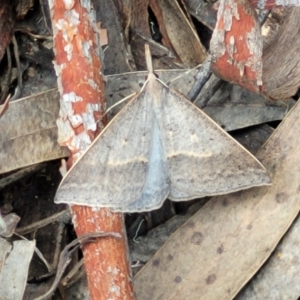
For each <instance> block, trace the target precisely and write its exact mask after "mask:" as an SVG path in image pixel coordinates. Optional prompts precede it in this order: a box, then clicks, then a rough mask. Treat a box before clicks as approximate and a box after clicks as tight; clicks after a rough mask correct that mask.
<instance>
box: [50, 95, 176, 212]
mask: <svg viewBox="0 0 300 300" xmlns="http://www.w3.org/2000/svg"><path fill="white" fill-rule="evenodd" d="M152 106H153V102H152V98H151V95H147V94H145V92H142V93H140V94H138V96H137V97H135V98H134V99H133V100H131V102H129V103H128V104H127V105H126V106H125V107H124V108H123V109H122V111H121V112H120V113H119V114H118V115H117V116H116V117H115V118H114V119H113V120H112V121H111V122H110V124H109V125H108V126H107V127H106V128H105V130H104V131H103V132H102V133H101V134H100V135H99V136H98V137H97V139H95V141H94V142H93V144H92V145H91V146H90V147H89V149H88V150H87V151H86V153H85V154H84V155H83V156H82V157H81V158H80V159H79V160H78V161H77V162H76V164H75V165H73V167H72V168H71V169H70V170H69V172H68V173H67V174H66V176H65V177H64V179H63V181H62V183H61V184H60V186H59V188H58V191H57V193H56V197H55V202H56V203H69V204H79V205H87V206H93V207H109V208H111V209H112V210H115V211H124V210H125V211H141V210H144V206H146V207H148V209H151V207H153V206H156V207H157V206H160V205H161V203H162V202H163V201H164V200H165V199H166V198H167V196H168V194H169V191H170V184H169V180H168V175H167V167H166V165H165V162H166V160H165V158H164V156H163V150H162V141H161V137H160V136H159V132H158V128H157V121H156V120H155V115H154V114H153V108H152Z"/></svg>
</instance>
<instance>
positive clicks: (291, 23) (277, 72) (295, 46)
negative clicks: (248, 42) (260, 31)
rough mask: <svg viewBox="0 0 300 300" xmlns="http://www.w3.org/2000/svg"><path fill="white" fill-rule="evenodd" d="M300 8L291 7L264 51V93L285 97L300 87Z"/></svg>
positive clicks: (276, 97)
mask: <svg viewBox="0 0 300 300" xmlns="http://www.w3.org/2000/svg"><path fill="white" fill-rule="evenodd" d="M299 47H300V7H294V8H290V9H288V13H287V15H286V16H285V19H284V23H283V25H282V26H281V27H280V28H279V31H278V33H277V35H276V37H275V38H274V39H273V40H272V42H271V43H270V44H269V45H268V46H267V47H266V48H264V51H263V57H262V59H263V65H262V67H263V73H262V74H263V75H262V76H263V83H264V86H263V94H264V95H265V96H267V97H269V98H272V99H275V100H282V99H287V98H289V97H292V96H294V95H295V94H296V92H297V91H298V89H299V86H300V62H299V55H298V50H299Z"/></svg>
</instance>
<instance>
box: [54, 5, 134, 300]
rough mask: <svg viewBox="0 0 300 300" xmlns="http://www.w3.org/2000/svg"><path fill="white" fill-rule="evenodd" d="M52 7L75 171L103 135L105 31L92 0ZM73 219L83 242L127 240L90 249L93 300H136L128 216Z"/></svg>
mask: <svg viewBox="0 0 300 300" xmlns="http://www.w3.org/2000/svg"><path fill="white" fill-rule="evenodd" d="M81 3H83V4H82V5H81ZM49 6H50V12H51V17H52V27H53V41H54V46H53V49H54V52H55V61H54V65H55V69H56V73H57V77H58V87H59V91H60V95H61V98H60V103H61V109H60V115H59V118H58V121H57V124H58V128H59V143H60V144H61V145H62V146H67V147H69V149H70V150H71V156H70V159H69V161H68V167H70V166H71V165H72V163H73V162H74V161H75V160H76V159H77V158H78V157H79V156H80V155H81V154H82V152H83V151H84V150H85V149H86V148H87V146H88V145H89V144H90V143H91V142H92V141H93V140H94V138H95V136H96V135H97V132H99V126H98V124H99V123H98V122H99V119H100V116H101V115H103V113H104V109H105V98H104V80H103V77H102V76H101V67H102V63H101V59H100V42H99V29H98V27H97V24H96V22H95V17H94V14H93V13H94V12H93V9H92V7H91V6H90V1H88V0H86V1H79V0H74V1H66V0H64V1H63V0H49ZM101 127H103V120H101V126H100V128H101ZM99 155H101V153H99ZM72 213H73V223H74V227H75V230H76V233H77V235H78V236H81V235H83V234H86V233H91V232H99V231H102V232H118V233H120V234H121V235H122V237H123V238H122V239H121V240H120V239H115V238H111V237H107V238H99V240H98V241H97V242H96V243H91V244H89V245H87V246H85V247H84V249H83V253H84V258H85V267H86V271H87V276H88V284H89V290H90V296H91V299H95V300H96V299H97V300H101V299H103V300H107V299H133V298H134V297H133V288H132V281H131V275H130V274H131V273H130V267H129V264H128V257H127V255H128V252H127V240H126V234H125V229H124V223H123V216H122V214H117V213H112V212H110V211H109V210H107V209H101V210H98V211H95V210H93V209H91V208H89V207H85V206H73V207H72Z"/></svg>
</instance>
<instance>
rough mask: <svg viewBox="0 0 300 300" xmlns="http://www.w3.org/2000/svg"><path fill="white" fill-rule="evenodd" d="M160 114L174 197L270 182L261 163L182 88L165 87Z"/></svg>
mask: <svg viewBox="0 0 300 300" xmlns="http://www.w3.org/2000/svg"><path fill="white" fill-rule="evenodd" d="M162 94H163V95H162V97H164V99H165V100H164V102H163V103H162V107H163V109H162V110H161V111H162V115H161V116H160V122H161V127H162V129H161V131H162V133H163V141H164V149H165V151H166V154H165V155H166V157H167V164H168V168H169V177H170V181H171V192H170V195H169V198H170V199H171V200H174V201H182V200H189V199H194V198H198V197H204V196H211V195H219V194H225V193H230V192H234V191H238V190H242V189H246V188H250V187H252V186H260V185H266V184H270V178H269V176H268V175H267V172H266V170H265V168H264V167H263V166H262V164H261V163H260V162H259V161H258V160H257V159H256V158H255V157H254V156H253V155H252V154H250V153H249V152H248V151H247V150H246V149H245V148H243V147H242V146H241V145H240V144H238V143H237V142H236V141H235V140H234V139H233V138H232V137H230V136H229V135H228V134H227V133H226V132H225V131H224V130H223V129H222V128H220V127H219V126H218V125H217V124H216V123H215V122H214V121H213V120H211V119H210V118H209V117H208V116H207V115H206V114H205V113H203V112H202V111H201V110H200V109H199V108H197V107H196V106H195V105H194V104H192V103H191V102H190V101H189V100H187V99H186V98H185V97H184V96H182V95H181V94H179V93H178V92H176V91H174V90H172V89H169V88H163V90H162Z"/></svg>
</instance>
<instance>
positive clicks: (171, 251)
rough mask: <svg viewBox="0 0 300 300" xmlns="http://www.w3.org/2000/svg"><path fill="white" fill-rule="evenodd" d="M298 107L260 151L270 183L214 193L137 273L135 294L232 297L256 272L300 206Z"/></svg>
mask: <svg viewBox="0 0 300 300" xmlns="http://www.w3.org/2000/svg"><path fill="white" fill-rule="evenodd" d="M299 113H300V104H299V103H298V105H296V106H295V107H294V109H293V110H292V111H291V112H290V113H289V114H288V116H287V117H286V118H285V120H284V121H283V122H282V123H281V125H280V126H279V127H278V128H277V129H276V131H275V132H274V134H273V135H272V136H271V138H270V139H269V141H268V142H267V143H266V144H265V146H264V147H263V148H262V150H261V151H260V152H259V154H258V158H259V159H260V160H261V162H262V163H263V165H264V166H265V167H266V169H267V170H268V171H269V173H270V176H271V178H272V182H273V184H272V186H270V187H261V188H251V189H249V190H246V191H243V192H238V193H233V194H231V195H227V196H219V197H214V198H212V200H210V201H209V202H208V203H207V204H206V205H205V206H204V207H203V208H202V209H201V210H200V211H199V212H198V213H197V214H196V215H195V216H193V217H192V218H191V219H190V220H189V221H188V222H187V223H185V225H183V226H182V227H181V228H180V229H179V230H177V231H176V232H175V234H174V235H173V236H172V237H171V238H170V240H169V241H168V242H167V243H166V244H165V245H164V246H163V247H162V248H161V249H160V250H159V251H158V252H157V253H156V254H155V256H154V257H153V258H152V259H151V260H150V261H149V262H148V264H147V265H146V266H145V267H144V268H143V269H142V270H141V271H140V273H138V275H137V276H136V278H135V289H136V294H137V298H138V299H143V300H144V299H145V300H147V299H164V300H166V299H175V298H176V299H184V298H186V297H187V296H188V298H189V299H232V298H233V297H234V296H235V295H236V294H237V293H238V292H239V291H240V289H241V288H242V287H243V286H244V285H245V283H246V282H247V281H248V280H249V279H250V278H251V277H252V276H253V275H254V274H255V273H256V272H257V270H258V269H259V268H260V267H261V266H262V264H263V263H264V262H265V261H266V260H267V258H268V257H269V256H270V254H271V253H272V251H273V249H274V248H275V247H276V245H277V243H278V242H279V240H280V239H281V238H282V236H283V235H284V234H285V232H286V231H287V229H288V228H289V227H290V225H291V223H292V222H293V220H294V219H295V217H296V216H297V214H298V212H299V206H300V201H299V199H300V197H299V196H300V195H299V193H300V192H299V186H300V176H297V174H299V172H300V169H299V165H300V161H299V154H298V148H299V143H300V137H299V135H298V132H299V130H300V120H299V118H298V116H299Z"/></svg>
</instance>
